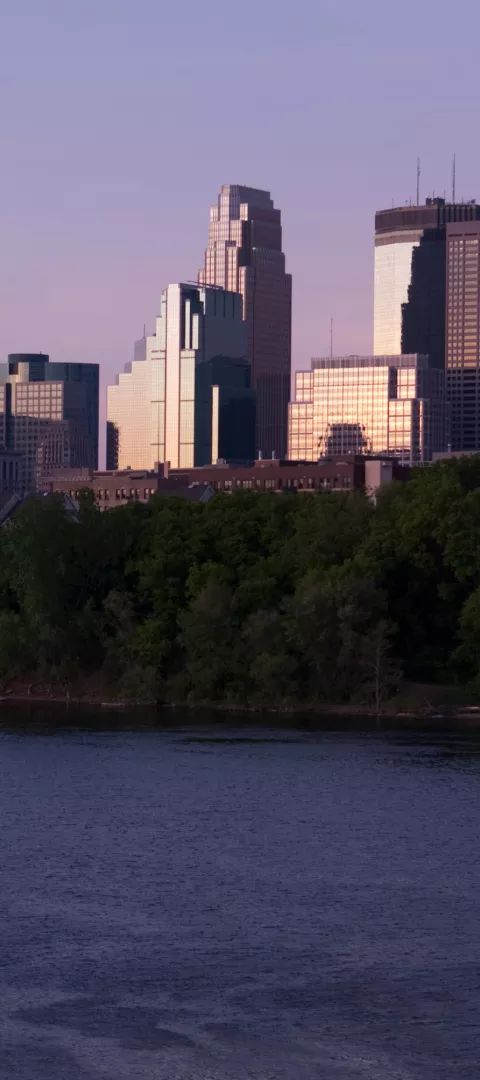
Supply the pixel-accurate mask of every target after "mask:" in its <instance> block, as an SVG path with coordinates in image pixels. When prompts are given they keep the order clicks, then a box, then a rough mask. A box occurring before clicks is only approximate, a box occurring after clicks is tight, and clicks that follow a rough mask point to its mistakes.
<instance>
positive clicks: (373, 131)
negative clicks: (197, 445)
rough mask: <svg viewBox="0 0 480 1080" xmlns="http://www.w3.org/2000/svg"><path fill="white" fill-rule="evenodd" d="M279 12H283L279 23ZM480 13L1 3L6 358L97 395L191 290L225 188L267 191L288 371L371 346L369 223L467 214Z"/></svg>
mask: <svg viewBox="0 0 480 1080" xmlns="http://www.w3.org/2000/svg"><path fill="white" fill-rule="evenodd" d="M283 8H285V14H283V13H282V9H283ZM479 30H480V9H479V7H478V4H477V3H475V0H459V2H457V3H456V4H455V5H454V6H453V7H452V8H451V9H450V14H448V12H447V9H445V8H443V7H441V6H440V5H439V4H438V2H435V3H434V2H433V0H415V2H414V0H402V3H401V4H396V5H393V4H389V3H385V0H363V3H360V2H359V0H343V3H342V4H340V3H339V2H338V0H308V2H307V0H296V3H294V4H288V5H287V4H285V5H282V4H280V3H278V0H275V2H274V0H255V2H254V0H241V2H238V3H236V4H232V3H229V2H228V0H223V2H222V3H220V2H218V0H205V3H204V4H200V3H198V0H195V2H193V0H182V2H181V3H174V0H168V2H166V0H164V2H161V0H70V2H68V0H0V84H1V85H0V91H1V98H0V100H1V105H0V148H1V154H0V358H1V359H3V358H4V357H5V355H6V353H7V352H13V351H27V350H39V349H41V350H43V351H45V352H49V353H50V355H51V356H52V358H53V359H55V360H70V361H73V360H85V361H95V362H99V363H100V365H101V371H102V377H103V384H104V385H105V384H106V383H107V382H108V381H109V380H111V378H112V376H113V375H114V373H115V372H116V371H118V370H120V369H121V368H123V365H124V363H125V362H126V360H128V359H130V356H131V351H132V343H133V340H134V338H135V337H139V336H140V335H141V332H142V327H143V323H144V322H146V323H147V326H148V328H149V329H151V328H153V323H154V318H155V316H156V314H157V313H158V308H159V297H160V292H161V289H162V288H163V287H164V286H165V285H167V284H168V282H169V281H178V280H181V279H189V278H194V277H195V276H196V272H197V269H198V267H199V265H200V263H201V260H202V255H203V248H204V246H205V243H206V238H207V227H208V208H209V205H210V203H211V202H213V201H214V199H215V197H216V194H217V191H218V188H219V186H220V184H221V183H228V182H230V183H244V184H249V185H252V186H257V187H265V188H268V189H269V190H270V191H271V192H272V195H273V197H274V199H275V203H276V205H277V206H279V207H280V208H281V210H282V214H283V222H284V249H285V251H286V254H287V265H288V268H289V269H290V270H291V272H292V274H293V288H294V341H293V344H294V351H293V357H294V364H295V366H296V367H299V366H302V365H303V364H305V363H308V360H309V357H310V356H311V355H312V354H317V355H318V354H319V353H322V352H325V351H328V349H329V323H330V316H331V315H333V317H334V319H335V351H337V352H344V351H345V352H353V351H365V350H367V351H368V350H369V349H370V348H371V322H372V230H373V214H374V210H375V208H376V207H383V206H389V205H391V203H392V199H393V200H394V202H395V204H396V205H398V204H401V203H402V202H405V201H406V200H407V199H409V198H410V197H412V198H413V197H414V193H415V170H416V157H417V154H420V155H421V158H422V194H423V195H425V194H427V193H431V192H432V191H433V189H435V191H436V192H437V193H438V194H443V192H444V189H445V188H447V189H449V187H450V174H451V157H452V153H453V151H454V150H455V151H456V154H457V196H459V197H462V196H464V197H465V198H472V197H474V196H478V197H480V182H479V181H480V176H479V171H480V151H479V149H478V138H477V135H478V124H479V98H480V83H479V79H478V57H477V54H478V39H479V38H478V31H479Z"/></svg>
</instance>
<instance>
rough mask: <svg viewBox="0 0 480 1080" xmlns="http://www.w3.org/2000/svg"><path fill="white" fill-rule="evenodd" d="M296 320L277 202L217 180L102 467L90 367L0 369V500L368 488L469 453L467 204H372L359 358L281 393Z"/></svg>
mask: <svg viewBox="0 0 480 1080" xmlns="http://www.w3.org/2000/svg"><path fill="white" fill-rule="evenodd" d="M291 330H292V279H291V276H290V274H289V273H287V270H286V262H285V254H284V252H283V245H282V225H281V214H280V210H279V209H278V208H276V207H275V206H274V203H273V200H272V198H271V195H270V193H269V192H267V191H262V190H259V189H257V188H250V187H245V186H242V185H237V184H226V185H224V186H223V187H222V188H221V190H220V193H219V196H218V199H217V201H216V203H215V205H214V206H213V207H212V208H211V210H210V225H209V231H208V241H207V246H206V249H205V253H204V258H203V262H202V266H201V269H200V270H199V272H198V278H197V282H196V283H194V282H190V281H184V282H180V283H177V284H170V285H168V286H167V287H166V288H165V289H164V291H163V293H162V295H161V299H160V307H159V314H158V317H157V319H156V324H155V332H154V333H153V334H152V335H148V334H147V333H146V331H145V330H144V334H143V337H142V338H140V339H139V340H138V341H137V342H136V343H135V347H134V354H133V359H132V362H131V363H129V364H127V365H126V367H125V368H124V370H123V371H122V372H120V374H119V375H118V376H117V379H116V382H115V384H114V385H112V386H109V387H108V390H107V455H106V464H107V469H106V471H104V472H99V471H98V443H99V389H98V387H99V369H98V365H96V364H90V363H85V364H83V363H82V364H67V363H52V362H51V361H50V359H49V357H48V356H46V355H44V354H42V353H34V354H32V353H20V354H11V355H10V356H9V357H8V361H7V363H5V364H3V365H0V498H2V499H5V498H8V496H9V495H10V494H12V493H13V492H17V493H20V494H24V493H28V492H30V491H37V492H48V491H63V492H64V493H65V494H68V495H69V497H72V498H73V497H76V493H78V491H79V490H80V487H81V486H82V485H83V486H85V487H88V488H90V490H91V491H93V493H94V496H95V499H96V502H97V504H98V505H100V506H101V507H102V508H103V509H107V508H109V507H111V506H114V505H119V504H122V503H124V502H128V501H131V500H136V501H138V500H140V501H145V500H146V499H147V498H150V497H151V495H152V494H153V493H156V494H159V493H162V492H163V493H164V494H167V493H170V494H172V493H181V494H182V495H183V497H187V496H186V492H187V491H189V492H190V495H189V496H188V497H191V498H197V497H202V498H204V499H205V498H208V497H209V493H212V492H215V491H223V492H228V491H233V490H236V488H237V487H239V486H240V487H247V488H251V489H255V490H262V491H267V490H270V491H271V490H275V491H277V492H283V491H289V490H296V491H303V490H307V491H308V490H335V491H337V490H354V489H355V488H356V487H358V486H362V485H363V486H364V487H365V486H366V487H368V488H369V490H371V491H372V492H373V491H375V490H377V488H378V487H379V486H381V485H382V483H383V482H385V481H386V479H387V478H390V479H392V478H393V477H394V476H399V475H401V470H402V468H403V469H404V470H405V469H408V467H410V466H411V465H423V464H427V463H428V462H430V461H431V460H433V459H438V458H439V457H442V456H445V455H448V454H449V453H475V452H480V206H477V204H476V202H475V201H471V202H462V203H457V202H455V201H452V202H451V203H449V202H447V201H446V200H445V199H441V198H429V199H427V200H426V202H425V204H424V205H416V206H412V205H408V206H404V207H397V208H392V209H389V210H380V211H378V212H377V213H376V215H375V275H374V325H373V351H372V355H370V356H355V355H354V356H335V355H333V350H332V355H330V356H327V357H321V358H314V359H312V360H311V362H310V365H309V366H308V367H305V366H300V368H299V370H296V372H295V376H294V388H293V393H292V392H291V376H292V358H291ZM297 367H298V365H297ZM267 463H268V468H267ZM369 463H370V466H371V468H370V473H369ZM389 463H390V464H389ZM268 469H270V472H268ZM345 470H346V471H345ZM399 470H400V471H399ZM377 473H378V476H377ZM374 474H375V476H377V480H376V481H375V483H374V481H373V479H372V477H373V475H374ZM199 492H200V495H199Z"/></svg>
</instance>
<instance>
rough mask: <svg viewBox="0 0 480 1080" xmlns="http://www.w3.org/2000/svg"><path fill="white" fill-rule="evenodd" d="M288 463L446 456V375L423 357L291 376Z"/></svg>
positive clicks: (338, 360)
mask: <svg viewBox="0 0 480 1080" xmlns="http://www.w3.org/2000/svg"><path fill="white" fill-rule="evenodd" d="M295 382H296V400H295V401H294V402H293V403H292V404H291V405H290V416H289V448H288V456H289V458H290V459H292V460H294V461H295V460H296V461H317V460H318V459H319V458H322V457H335V456H338V455H343V454H385V455H387V456H392V457H396V458H398V459H399V460H400V461H403V462H405V463H412V464H413V463H415V462H423V461H429V460H430V458H431V457H432V453H434V452H435V451H439V452H440V451H442V450H444V449H445V376H444V373H443V371H439V370H435V369H433V368H430V367H429V362H428V357H425V356H341V357H332V358H329V357H328V358H322V359H318V360H312V363H311V369H310V371H297V373H296V379H295Z"/></svg>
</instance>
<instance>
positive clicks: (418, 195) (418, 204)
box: [417, 157, 422, 206]
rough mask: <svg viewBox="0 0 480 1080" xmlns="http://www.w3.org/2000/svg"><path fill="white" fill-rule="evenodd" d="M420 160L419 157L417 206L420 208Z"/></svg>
mask: <svg viewBox="0 0 480 1080" xmlns="http://www.w3.org/2000/svg"><path fill="white" fill-rule="evenodd" d="M421 171H422V170H421V168H420V158H419V157H417V206H420V173H421Z"/></svg>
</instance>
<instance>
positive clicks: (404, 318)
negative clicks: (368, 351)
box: [373, 198, 480, 368]
mask: <svg viewBox="0 0 480 1080" xmlns="http://www.w3.org/2000/svg"><path fill="white" fill-rule="evenodd" d="M478 219H480V206H477V205H476V203H475V202H469V203H446V202H445V199H438V198H432V199H427V200H426V203H425V205H424V206H423V205H422V206H402V207H397V208H393V209H391V210H379V211H378V212H377V213H376V214H375V290H374V334H373V338H374V340H373V351H374V354H375V355H376V356H383V355H394V354H400V353H422V354H425V355H428V356H429V357H430V363H431V365H432V366H433V367H442V368H443V367H445V265H446V229H447V225H448V224H449V223H450V222H463V221H465V222H467V221H475V220H478Z"/></svg>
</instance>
